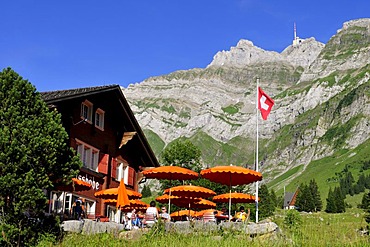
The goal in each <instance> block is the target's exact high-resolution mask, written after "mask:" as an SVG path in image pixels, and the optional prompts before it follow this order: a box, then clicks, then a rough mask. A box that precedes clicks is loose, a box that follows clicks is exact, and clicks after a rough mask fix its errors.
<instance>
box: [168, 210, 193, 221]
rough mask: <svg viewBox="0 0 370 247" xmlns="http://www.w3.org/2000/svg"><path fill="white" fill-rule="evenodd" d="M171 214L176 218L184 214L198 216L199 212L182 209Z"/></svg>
mask: <svg viewBox="0 0 370 247" xmlns="http://www.w3.org/2000/svg"><path fill="white" fill-rule="evenodd" d="M170 216H171V218H172V219H175V220H176V219H180V218H182V217H183V216H192V217H196V216H197V212H196V211H193V210H180V211H176V212H173V213H171V214H170Z"/></svg>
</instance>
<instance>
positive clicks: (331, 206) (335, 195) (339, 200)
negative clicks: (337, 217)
mask: <svg viewBox="0 0 370 247" xmlns="http://www.w3.org/2000/svg"><path fill="white" fill-rule="evenodd" d="M344 199H345V196H343V194H342V189H341V188H340V187H335V188H334V191H333V190H332V189H331V188H330V189H329V193H328V198H327V199H326V202H327V203H326V209H325V211H326V212H327V213H343V212H345V211H346V207H345V206H346V205H345V202H344Z"/></svg>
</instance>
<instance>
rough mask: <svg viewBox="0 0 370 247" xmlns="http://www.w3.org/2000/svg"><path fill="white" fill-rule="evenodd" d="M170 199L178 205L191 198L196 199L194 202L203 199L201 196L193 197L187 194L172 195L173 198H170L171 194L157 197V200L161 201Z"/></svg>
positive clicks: (164, 201) (191, 199)
mask: <svg viewBox="0 0 370 247" xmlns="http://www.w3.org/2000/svg"><path fill="white" fill-rule="evenodd" d="M169 199H171V201H172V202H173V204H175V205H176V206H179V205H178V204H180V203H182V202H184V203H188V202H189V200H190V201H194V202H199V201H200V200H201V198H193V197H185V196H171V198H170V196H169V195H168V194H164V195H161V196H158V197H157V198H155V200H156V201H157V202H159V203H167V202H168V200H169ZM179 207H180V206H179ZM186 207H187V206H186Z"/></svg>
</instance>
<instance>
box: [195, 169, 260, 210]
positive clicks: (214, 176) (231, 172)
mask: <svg viewBox="0 0 370 247" xmlns="http://www.w3.org/2000/svg"><path fill="white" fill-rule="evenodd" d="M200 175H201V176H202V177H203V178H206V179H208V180H210V181H212V182H216V183H219V184H224V185H228V186H229V189H230V193H229V215H231V187H232V186H235V185H242V184H249V183H253V182H256V181H260V180H262V174H261V173H259V172H256V171H253V170H250V169H247V168H244V167H241V166H232V165H230V166H215V167H212V168H209V169H205V170H202V171H201V172H200Z"/></svg>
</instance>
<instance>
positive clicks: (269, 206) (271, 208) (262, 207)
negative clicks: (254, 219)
mask: <svg viewBox="0 0 370 247" xmlns="http://www.w3.org/2000/svg"><path fill="white" fill-rule="evenodd" d="M258 196H259V198H260V202H259V203H258V205H259V207H258V209H259V216H260V218H261V219H263V218H267V217H269V216H272V215H273V214H274V212H275V207H276V199H275V198H272V197H271V194H270V192H269V190H268V188H267V185H265V184H263V185H261V187H260V189H259V193H258Z"/></svg>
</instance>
